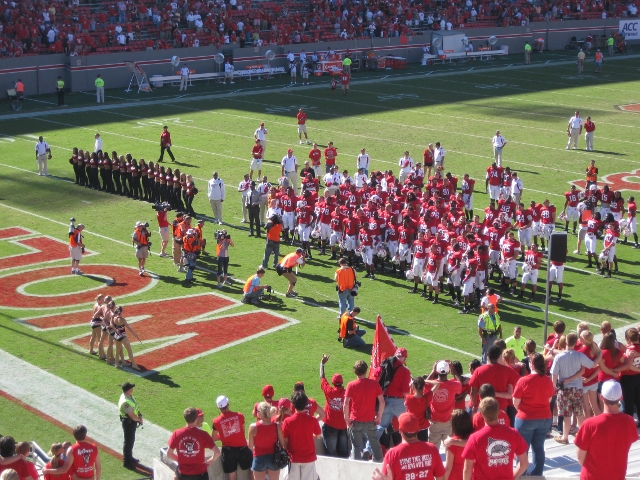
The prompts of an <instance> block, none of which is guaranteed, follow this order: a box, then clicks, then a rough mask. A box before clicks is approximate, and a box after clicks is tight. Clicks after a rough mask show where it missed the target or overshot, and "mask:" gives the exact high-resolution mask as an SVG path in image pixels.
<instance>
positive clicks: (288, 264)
mask: <svg viewBox="0 0 640 480" xmlns="http://www.w3.org/2000/svg"><path fill="white" fill-rule="evenodd" d="M305 256H306V253H305V251H304V249H302V248H298V249H296V251H295V252H293V253H290V254H289V255H286V256H285V257H284V258H283V259H282V261H281V262H280V263H278V264H277V265H276V272H277V273H278V275H282V276H283V277H284V278H286V279H287V280H288V281H289V288H287V294H286V297H287V298H293V297H295V296H297V295H298V292H296V291H294V290H293V287H295V286H296V283H297V281H298V277H297V276H296V274H295V273H294V271H293V268H294V267H295V268H298V265H299V266H300V268H302V267H304V265H305V261H304V259H305Z"/></svg>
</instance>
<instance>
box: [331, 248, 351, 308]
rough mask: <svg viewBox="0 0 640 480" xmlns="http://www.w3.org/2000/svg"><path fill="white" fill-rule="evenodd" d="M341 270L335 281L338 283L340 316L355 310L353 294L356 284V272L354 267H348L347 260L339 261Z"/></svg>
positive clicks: (335, 276) (337, 271) (338, 270)
mask: <svg viewBox="0 0 640 480" xmlns="http://www.w3.org/2000/svg"><path fill="white" fill-rule="evenodd" d="M338 264H339V265H340V268H338V269H337V270H336V273H335V275H334V277H333V278H334V280H335V282H336V283H337V285H336V290H338V305H339V307H340V315H342V314H343V313H344V312H345V311H347V310H353V305H354V298H355V297H354V296H353V295H352V294H351V291H352V290H353V287H355V284H356V278H357V275H356V271H355V269H354V268H353V267H350V266H349V265H347V259H346V258H341V259H340V260H339V261H338Z"/></svg>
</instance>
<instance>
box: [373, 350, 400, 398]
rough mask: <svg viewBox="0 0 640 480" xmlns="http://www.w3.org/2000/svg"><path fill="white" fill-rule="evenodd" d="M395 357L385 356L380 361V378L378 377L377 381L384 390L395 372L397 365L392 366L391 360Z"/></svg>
mask: <svg viewBox="0 0 640 480" xmlns="http://www.w3.org/2000/svg"><path fill="white" fill-rule="evenodd" d="M395 359H396V357H395V356H394V357H389V358H385V359H384V360H383V361H382V363H380V378H378V383H379V384H380V387H381V388H382V391H383V392H384V391H385V390H386V389H387V387H388V386H389V384H390V383H391V382H392V381H393V376H394V375H395V373H396V370H397V369H398V367H399V366H398V367H396V368H393V362H394V361H395Z"/></svg>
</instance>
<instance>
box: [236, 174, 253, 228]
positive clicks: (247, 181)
mask: <svg viewBox="0 0 640 480" xmlns="http://www.w3.org/2000/svg"><path fill="white" fill-rule="evenodd" d="M250 187H251V178H250V177H249V174H248V173H245V174H244V178H243V179H242V181H241V182H240V183H239V184H238V191H239V192H240V193H241V194H242V198H241V199H240V200H241V202H242V223H247V222H248V221H249V219H248V212H249V211H248V210H247V197H248V196H249V195H251V188H250Z"/></svg>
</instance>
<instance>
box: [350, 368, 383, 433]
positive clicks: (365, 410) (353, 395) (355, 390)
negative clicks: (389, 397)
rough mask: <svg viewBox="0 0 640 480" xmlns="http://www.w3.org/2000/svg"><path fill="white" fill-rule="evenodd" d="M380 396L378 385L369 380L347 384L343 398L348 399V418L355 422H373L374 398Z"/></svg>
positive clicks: (380, 391)
mask: <svg viewBox="0 0 640 480" xmlns="http://www.w3.org/2000/svg"><path fill="white" fill-rule="evenodd" d="M380 395H382V388H380V384H378V382H376V381H375V380H373V379H370V378H362V379H360V378H359V379H357V380H354V381H352V382H349V384H348V385H347V391H346V393H345V398H346V397H348V398H349V399H350V403H349V418H350V419H351V420H353V421H356V422H373V421H374V420H375V418H376V398H378V397H379V396H380Z"/></svg>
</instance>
